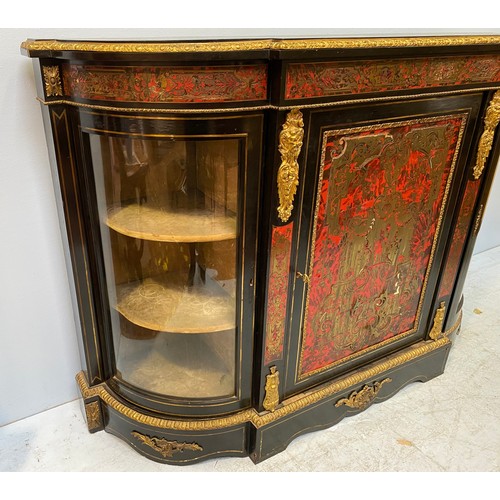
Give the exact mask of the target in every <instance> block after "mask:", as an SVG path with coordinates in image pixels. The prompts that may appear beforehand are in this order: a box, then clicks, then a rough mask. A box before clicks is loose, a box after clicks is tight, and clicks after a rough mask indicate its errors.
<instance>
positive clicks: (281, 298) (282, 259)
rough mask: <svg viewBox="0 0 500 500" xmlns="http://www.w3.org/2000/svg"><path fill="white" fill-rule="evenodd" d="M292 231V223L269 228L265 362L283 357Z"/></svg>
mask: <svg viewBox="0 0 500 500" xmlns="http://www.w3.org/2000/svg"><path fill="white" fill-rule="evenodd" d="M292 233H293V222H291V223H290V224H287V225H286V226H274V227H273V231H272V242H271V253H270V257H269V263H270V264H269V287H268V294H267V311H266V345H265V353H264V363H265V364H266V365H267V364H269V363H272V362H273V361H276V360H277V359H281V358H282V357H283V345H284V338H285V320H286V302H287V297H288V278H289V276H290V254H291V249H292Z"/></svg>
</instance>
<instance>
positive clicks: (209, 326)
mask: <svg viewBox="0 0 500 500" xmlns="http://www.w3.org/2000/svg"><path fill="white" fill-rule="evenodd" d="M89 137H90V150H91V154H92V163H93V167H94V168H93V170H94V172H93V173H94V181H95V186H96V195H97V205H98V212H99V220H100V227H101V239H102V244H103V257H104V264H105V271H106V279H107V284H108V294H109V301H110V309H111V322H112V329H113V340H114V350H115V359H116V368H117V375H118V377H119V378H120V379H121V380H123V381H124V382H127V383H129V384H131V385H133V386H136V387H139V388H141V389H144V390H147V391H151V392H153V393H157V394H160V395H165V396H171V397H179V398H190V399H191V398H220V397H230V396H232V395H234V394H235V374H236V366H235V364H236V358H237V356H236V345H237V342H236V339H237V329H238V327H237V314H238V311H237V296H238V294H237V257H238V248H239V244H238V240H239V233H240V228H239V224H238V220H239V213H238V205H239V200H238V183H239V179H238V177H239V163H240V145H241V141H240V140H239V139H238V138H228V139H225V138H220V137H216V138H213V137H208V138H202V137H200V138H185V136H183V138H182V139H179V140H178V139H172V137H163V138H162V137H160V138H156V137H151V136H145V135H144V136H143V135H140V134H138V133H137V131H136V130H135V129H134V128H131V129H130V134H126V135H125V134H123V135H117V134H108V135H96V134H90V135H89Z"/></svg>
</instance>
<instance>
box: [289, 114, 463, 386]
mask: <svg viewBox="0 0 500 500" xmlns="http://www.w3.org/2000/svg"><path fill="white" fill-rule="evenodd" d="M447 118H462V124H461V126H460V130H459V133H458V135H457V142H456V147H455V153H454V155H453V160H452V162H451V166H450V172H449V174H448V180H447V182H446V187H445V192H444V194H443V201H442V205H441V209H440V212H439V216H438V220H437V225H436V232H435V235H434V238H433V244H432V248H431V253H430V255H429V262H428V264H427V269H426V273H425V275H424V281H423V284H422V291H421V293H420V298H419V304H418V307H417V311H416V314H415V317H416V322H415V324H414V326H413V328H411V329H410V330H408V331H407V332H402V333H400V334H398V335H396V336H394V337H391V338H390V339H387V340H385V341H383V342H380V343H377V344H374V345H372V346H369V347H367V348H366V349H363V350H362V351H359V352H357V353H353V354H351V355H349V356H347V357H345V358H342V359H340V360H337V361H335V362H333V363H331V364H329V365H327V366H325V367H322V368H318V369H316V370H313V371H311V372H307V373H306V374H303V375H302V376H300V371H301V369H302V357H303V352H304V345H303V343H302V338H303V332H302V331H301V335H300V339H299V341H300V342H301V349H300V359H299V369H298V374H299V378H298V380H299V381H300V380H304V379H306V378H309V377H311V376H313V375H315V374H317V373H321V372H322V371H325V370H328V369H331V368H333V367H334V366H337V365H339V364H341V363H345V362H347V361H349V360H351V359H354V358H357V357H359V356H362V355H364V354H366V353H367V352H370V351H373V350H374V349H378V348H380V347H383V346H385V345H388V344H391V343H392V342H395V341H397V340H400V339H401V338H403V337H407V336H408V335H411V334H412V333H413V332H415V331H416V329H417V328H418V325H419V323H420V313H421V311H422V305H423V298H424V296H425V292H426V290H427V284H428V278H429V274H430V270H431V266H432V263H433V261H434V254H435V251H436V246H437V240H438V237H439V234H440V229H441V225H442V220H443V217H444V212H445V209H446V206H447V201H448V194H449V190H450V187H451V182H452V179H453V175H454V172H455V167H456V162H457V157H458V153H459V150H460V147H461V144H462V137H463V133H464V130H465V126H466V124H467V118H468V115H467V114H466V113H462V114H457V115H444V116H431V117H427V118H418V119H413V120H406V121H402V122H388V124H389V125H392V126H404V125H407V124H412V123H415V122H416V123H428V122H432V121H436V120H444V119H447ZM378 127H379V124H375V125H369V126H366V127H363V126H360V127H352V128H347V129H335V130H327V131H325V132H324V133H323V144H326V138H327V137H328V136H330V135H335V134H338V133H339V132H342V133H344V134H347V133H352V132H357V131H359V132H361V131H368V130H374V129H376V128H378ZM322 149H323V151H322V154H321V164H320V174H319V181H318V187H317V192H316V197H317V198H316V206H315V212H314V219H313V224H314V228H313V235H312V240H311V241H312V243H311V256H310V263H309V276H312V274H313V265H314V253H315V247H316V240H315V238H316V221H317V215H318V210H319V204H320V201H321V200H320V198H321V196H320V193H321V186H322V180H323V173H324V161H325V148H322ZM309 290H310V289H309V288H308V289H307V292H306V293H307V295H306V304H305V310H304V313H303V317H304V321H303V325H302V328H301V330H303V329H304V325H305V324H306V323H307V317H308V311H309Z"/></svg>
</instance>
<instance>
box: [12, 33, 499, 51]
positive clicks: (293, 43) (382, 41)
mask: <svg viewBox="0 0 500 500" xmlns="http://www.w3.org/2000/svg"><path fill="white" fill-rule="evenodd" d="M498 43H500V36H495V35H481V36H474V35H472V36H426V37H394V38H389V37H372V38H310V39H292V40H273V39H263V40H235V41H223V40H221V41H214V42H163V43H162V42H159V43H154V42H151V43H146V42H121V43H120V42H90V41H89V42H85V41H79V42H78V41H73V42H70V41H61V40H26V41H25V42H23V43H22V44H21V49H23V50H25V51H27V52H28V54H29V53H30V52H31V51H40V50H44V51H47V50H48V51H62V50H64V51H67V50H73V51H79V52H129V53H131V52H132V53H137V52H144V53H155V52H156V53H162V52H165V53H182V52H233V51H238V50H304V49H358V48H359V49H366V48H383V47H443V46H444V47H446V46H462V45H494V44H498Z"/></svg>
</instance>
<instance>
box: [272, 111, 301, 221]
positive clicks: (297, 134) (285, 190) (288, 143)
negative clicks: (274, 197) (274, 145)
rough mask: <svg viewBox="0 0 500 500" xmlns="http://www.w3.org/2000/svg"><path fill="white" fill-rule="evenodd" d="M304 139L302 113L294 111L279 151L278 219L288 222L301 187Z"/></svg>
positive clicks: (288, 121)
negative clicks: (300, 177)
mask: <svg viewBox="0 0 500 500" xmlns="http://www.w3.org/2000/svg"><path fill="white" fill-rule="evenodd" d="M303 139H304V120H303V117H302V113H301V112H300V111H299V110H298V109H297V108H294V109H292V110H291V111H290V112H289V113H288V115H287V116H286V121H285V123H284V124H283V128H282V130H281V132H280V142H279V146H278V151H279V152H280V154H281V165H280V167H279V169H278V197H279V206H278V217H279V218H280V219H281V220H282V221H283V222H287V221H288V219H289V218H290V215H291V214H292V210H293V199H294V197H295V193H296V192H297V187H298V185H299V163H298V161H297V160H298V157H299V154H300V150H301V148H302V141H303Z"/></svg>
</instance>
